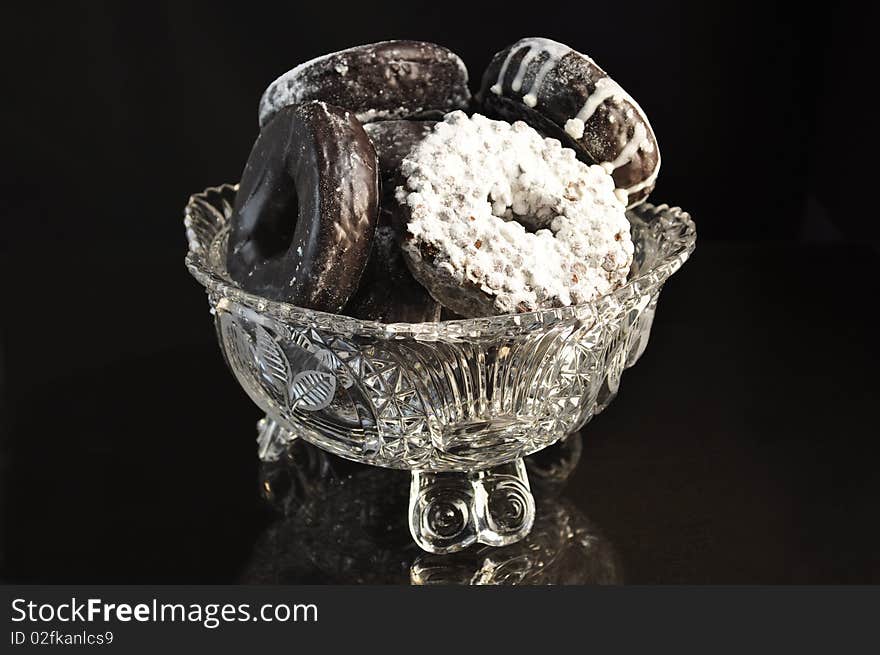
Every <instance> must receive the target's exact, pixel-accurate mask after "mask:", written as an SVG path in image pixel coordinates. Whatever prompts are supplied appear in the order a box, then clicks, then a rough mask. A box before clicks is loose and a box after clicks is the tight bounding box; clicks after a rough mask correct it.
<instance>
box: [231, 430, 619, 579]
mask: <svg viewBox="0 0 880 655" xmlns="http://www.w3.org/2000/svg"><path fill="white" fill-rule="evenodd" d="M580 453H581V435H580V434H579V433H575V434H573V435H570V436H569V437H568V438H566V439H565V440H564V441H561V442H559V443H557V444H555V445H554V446H551V447H550V448H547V449H545V450H544V451H542V452H540V453H537V454H536V455H533V456H531V457H528V458H526V465H527V468H528V470H529V478H530V480H531V484H532V491H533V493H534V496H535V502H536V519H535V524H534V527H533V528H532V531H531V533H530V534H529V535H528V536H527V537H526V538H525V539H524V540H522V541H520V542H519V543H516V544H513V545H510V546H505V547H502V548H492V547H488V546H479V545H478V546H473V547H471V548H469V549H467V550H465V551H463V552H459V553H455V554H452V555H430V554H428V553H425V552H423V551H421V550H420V549H419V548H418V547H417V546H416V545H415V543H414V542H413V540H412V537H411V535H410V533H409V529H408V526H407V523H406V521H405V518H404V517H405V516H406V506H407V502H408V489H409V474H408V473H407V472H403V471H393V470H388V469H381V468H376V467H365V466H361V465H357V464H352V463H350V462H346V461H344V460H341V459H339V458H336V457H334V456H332V455H327V454H325V453H324V452H323V451H320V450H318V449H317V448H315V447H313V446H311V445H309V444H306V443H304V442H301V441H299V440H298V441H297V442H294V444H293V446H292V447H291V448H290V450H289V451H288V452H287V453H286V454H285V455H284V456H283V457H281V458H280V459H279V460H278V461H276V462H272V463H265V464H263V465H262V467H261V471H260V491H261V494H262V496H263V497H264V499H265V500H266V502H267V503H268V504H269V506H270V507H271V508H272V510H273V512H274V513H275V515H276V520H275V521H274V522H273V523H272V524H271V525H270V526H269V527H268V528H267V529H266V530H265V532H264V533H263V535H262V536H261V538H260V539H259V540H258V542H257V543H256V545H255V547H254V549H253V552H252V554H251V557H250V559H249V561H248V563H247V565H246V566H245V569H244V573H243V575H242V577H241V582H243V583H247V584H309V583H311V584H420V585H421V584H473V585H486V584H613V583H619V582H622V577H621V571H620V565H619V563H618V560H617V556H616V554H615V552H614V548H613V547H612V545H611V544H610V543H609V542H608V541H607V540H606V539H605V538H604V537H603V536H602V534H601V533H600V531H599V530H598V529H597V528H596V526H594V525H593V524H592V523H591V522H590V521H589V519H587V517H586V516H584V515H583V514H582V513H581V512H580V511H579V510H578V509H577V507H575V505H574V504H573V503H572V502H570V501H569V500H567V499H566V498H565V497H564V495H563V494H562V490H563V488H564V484H565V480H566V479H567V478H568V477H569V476H570V475H571V473H572V472H573V471H574V470H575V468H576V467H577V464H578V461H579V459H580Z"/></svg>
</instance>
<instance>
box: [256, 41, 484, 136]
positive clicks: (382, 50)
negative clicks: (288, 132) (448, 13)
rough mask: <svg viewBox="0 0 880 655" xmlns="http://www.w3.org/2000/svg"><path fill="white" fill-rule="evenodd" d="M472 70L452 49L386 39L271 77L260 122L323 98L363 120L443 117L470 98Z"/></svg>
mask: <svg viewBox="0 0 880 655" xmlns="http://www.w3.org/2000/svg"><path fill="white" fill-rule="evenodd" d="M467 84H468V73H467V68H466V67H465V65H464V62H462V60H461V59H460V58H459V57H458V55H456V54H455V53H454V52H452V51H451V50H448V49H447V48H444V47H442V46H439V45H436V44H434V43H427V42H423V41H382V42H380V43H371V44H368V45H361V46H357V47H354V48H349V49H347V50H341V51H339V52H334V53H331V54H328V55H323V56H321V57H317V58H315V59H312V60H311V61H307V62H305V63H303V64H300V65H299V66H297V67H296V68H293V69H292V70H290V71H288V72H287V73H285V74H284V75H282V76H281V77H279V78H278V79H277V80H275V81H274V82H272V84H270V85H269V86H268V88H267V89H266V91H265V92H264V93H263V97H262V98H261V99H260V112H259V114H260V116H259V118H260V126H263V125H265V124H266V123H267V122H268V121H269V120H270V119H271V118H272V116H274V115H275V112H277V111H278V110H279V109H281V108H282V107H286V106H287V105H296V104H299V103H302V102H306V101H309V100H322V101H324V102H328V103H331V104H334V105H337V106H339V107H344V108H345V109H349V110H351V111H353V112H354V113H355V114H356V116H357V118H358V120H359V121H361V122H362V123H369V122H372V121H376V120H390V119H399V118H440V117H442V116H443V114H445V113H446V112H449V111H453V110H455V109H464V108H466V107H467V106H468V104H469V103H470V97H471V96H470V91H469V90H468V85H467Z"/></svg>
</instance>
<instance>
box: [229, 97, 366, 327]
mask: <svg viewBox="0 0 880 655" xmlns="http://www.w3.org/2000/svg"><path fill="white" fill-rule="evenodd" d="M378 204H379V188H378V161H377V159H376V152H375V150H374V149H373V146H372V144H371V142H370V139H369V137H368V136H367V134H366V132H364V129H363V127H361V124H360V123H359V122H358V121H357V119H356V118H355V117H354V114H352V113H350V112H348V111H345V110H344V109H340V108H339V107H334V106H332V105H327V104H325V103H323V102H311V103H307V104H304V105H299V106H296V107H287V108H285V109H283V110H282V111H280V112H278V114H277V115H276V116H275V117H274V118H273V119H272V120H271V121H270V122H269V123H268V124H267V125H266V126H265V127H264V128H263V130H262V132H261V133H260V136H259V137H258V138H257V141H256V143H255V144H254V147H253V149H252V150H251V154H250V156H249V157H248V162H247V165H246V166H245V169H244V173H243V174H242V176H241V183H240V186H239V190H238V194H237V195H236V197H235V207H234V211H233V215H232V221H231V222H232V226H231V230H230V234H229V247H228V254H227V268H228V270H229V274H230V276H231V277H232V279H233V280H235V281H236V282H238V284H239V285H241V287H242V288H244V289H245V290H247V291H250V292H253V293H256V294H259V295H262V296H265V297H267V298H271V299H274V300H281V301H285V302H289V303H292V304H294V305H299V306H301V307H308V308H311V309H317V310H322V311H326V312H338V311H340V310H341V309H342V307H343V306H344V305H345V303H346V302H347V301H348V299H349V296H350V295H351V294H352V292H353V291H354V290H355V289H356V288H357V285H358V282H359V280H360V277H361V273H362V272H363V270H364V265H365V264H366V261H367V256H368V254H369V252H370V247H371V244H372V240H373V232H374V230H375V227H376V221H377V216H378Z"/></svg>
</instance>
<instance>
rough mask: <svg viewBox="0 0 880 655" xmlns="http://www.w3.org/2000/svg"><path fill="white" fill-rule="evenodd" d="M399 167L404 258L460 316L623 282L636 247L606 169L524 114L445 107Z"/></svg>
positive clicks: (562, 301)
mask: <svg viewBox="0 0 880 655" xmlns="http://www.w3.org/2000/svg"><path fill="white" fill-rule="evenodd" d="M402 172H403V174H404V176H405V177H406V186H405V187H403V186H401V187H398V188H397V199H398V201H399V202H400V203H402V204H403V205H405V206H406V207H407V208H408V212H409V222H408V224H407V231H408V235H407V239H406V240H405V242H404V244H403V249H404V252H405V254H406V255H407V258H408V260H409V263H410V268H411V269H412V270H413V273H414V275H415V276H416V277H417V278H418V279H419V281H420V282H422V284H423V285H424V286H425V287H426V288H428V290H429V291H431V293H432V294H433V295H434V296H435V297H436V298H437V300H439V301H440V302H441V303H443V304H444V305H446V306H447V307H448V308H449V309H451V310H453V311H455V312H457V313H459V314H462V315H465V316H481V315H482V316H485V315H492V314H499V313H512V312H525V311H533V310H537V309H542V308H549V307H560V306H566V305H570V304H577V303H583V302H589V301H592V300H594V299H596V298H597V297H599V296H601V295H604V294H606V293H608V292H610V291H613V290H614V289H616V288H618V287H620V286H621V285H622V284H624V283H625V281H626V277H627V274H628V271H629V268H630V265H631V263H632V254H633V245H632V241H631V239H630V232H629V221H627V219H626V214H625V207H624V205H623V203H622V202H621V201H620V199H619V198H618V197H617V196H616V195H615V193H614V180H613V179H612V177H611V175H609V174H608V172H607V171H606V170H605V169H603V168H602V167H601V166H589V165H587V164H584V163H583V162H581V161H579V160H578V159H577V158H576V156H575V153H574V151H573V150H571V149H569V148H563V147H562V146H561V144H560V143H559V141H557V140H556V139H549V138H543V137H541V136H540V134H538V132H536V131H535V130H534V129H532V128H531V127H529V126H528V125H526V124H525V123H522V122H516V123H513V124H510V123H507V122H504V121H494V120H490V119H488V118H486V117H485V116H481V115H479V114H476V115H474V116H473V117H472V118H468V117H467V115H465V114H464V113H463V112H461V111H456V112H452V113H450V114H447V116H446V118H445V119H444V121H443V122H441V123H438V124H437V126H436V127H435V128H434V132H433V133H431V134H429V135H428V136H427V137H425V138H424V139H423V140H422V141H421V142H420V143H419V144H418V145H417V146H416V147H415V148H414V149H413V151H412V152H411V153H410V155H409V156H408V157H407V158H406V159H405V160H404V162H403V165H402Z"/></svg>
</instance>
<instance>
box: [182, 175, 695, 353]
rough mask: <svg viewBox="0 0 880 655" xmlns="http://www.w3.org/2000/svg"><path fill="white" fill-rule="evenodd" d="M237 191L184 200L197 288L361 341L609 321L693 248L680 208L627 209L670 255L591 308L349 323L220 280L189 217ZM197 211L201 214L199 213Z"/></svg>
mask: <svg viewBox="0 0 880 655" xmlns="http://www.w3.org/2000/svg"><path fill="white" fill-rule="evenodd" d="M237 189H238V184H228V183H227V184H220V185H217V186H210V187H207V188H205V189H204V190H203V191H200V192H198V193H194V194H192V195H191V196H190V197H189V198H188V200H187V203H186V207H185V209H184V225H185V226H186V228H187V240H188V243H189V250H188V252H187V255H186V259H185V263H186V267H187V269H188V270H189V272H190V274H191V275H192V276H193V277H194V278H195V279H196V280H197V281H198V282H199V284H201V285H202V286H203V287H205V289H206V290H207V291H208V293H209V294H214V295H216V296H219V297H220V298H228V299H229V300H231V301H233V302H236V303H238V304H241V305H244V306H246V307H249V308H251V309H253V310H256V311H257V312H259V313H261V314H264V315H267V316H270V317H273V318H275V319H278V320H280V321H282V322H286V321H292V322H295V323H299V324H301V323H323V324H332V325H333V329H334V330H336V331H342V332H346V333H351V334H358V335H364V336H376V335H382V336H386V337H388V336H398V337H401V338H403V337H406V336H412V337H416V338H418V337H423V338H442V337H444V336H446V337H451V338H455V337H462V336H467V335H476V334H480V333H485V332H486V331H490V332H498V331H504V332H511V331H512V332H522V331H532V330H534V329H536V328H537V327H538V326H540V325H544V326H549V325H555V324H558V323H560V322H562V321H567V320H570V319H580V320H590V319H593V320H595V318H596V317H597V316H604V315H607V312H608V311H609V310H616V309H617V308H618V307H620V305H621V304H622V303H623V302H624V301H625V300H626V299H628V298H631V297H633V296H634V295H641V292H642V290H643V289H644V288H646V287H648V286H652V287H659V286H660V285H662V284H663V283H664V282H665V281H666V280H667V279H668V278H669V277H670V276H671V275H672V274H674V273H675V272H676V271H677V270H678V269H679V268H681V266H682V265H683V264H684V263H685V262H686V261H687V260H688V258H689V257H690V255H691V253H692V252H693V251H694V249H695V247H696V238H697V231H696V225H695V224H694V221H693V219H692V218H691V216H690V214H689V213H687V212H686V211H684V210H682V209H681V207H678V206H669V205H668V204H665V203H664V204H660V205H654V204H652V203H649V202H642V203H640V204H639V205H636V206H635V207H631V208H629V209H627V216H629V215H630V213H633V212H634V213H637V214H638V215H639V217H640V218H641V219H642V220H645V221H646V222H649V221H653V220H660V219H661V218H665V219H666V220H667V221H670V225H669V228H671V230H677V234H676V236H675V237H674V239H672V242H671V244H670V252H668V253H667V254H666V255H665V256H664V257H662V259H661V260H660V261H658V262H657V263H656V264H655V265H654V266H652V267H651V268H649V269H648V270H646V271H643V272H642V273H639V274H638V275H636V276H635V277H633V278H631V279H629V280H628V281H627V282H626V284H624V285H623V286H621V287H619V288H617V289H615V290H614V291H612V292H610V293H607V294H605V295H603V296H600V297H599V298H597V299H595V300H593V301H591V302H589V303H581V304H577V305H568V306H565V307H556V308H550V309H539V310H536V311H532V312H523V313H519V314H498V315H495V316H483V317H475V318H461V319H449V320H443V321H436V322H423V323H381V322H379V321H373V320H364V319H358V318H353V317H350V316H345V315H344V314H333V313H330V312H324V311H320V310H316V309H308V308H306V307H299V306H297V305H293V304H290V303H286V302H283V301H280V300H271V299H269V298H265V297H263V296H260V295H257V294H254V293H251V292H249V291H245V290H244V289H242V288H241V287H239V286H238V285H236V284H235V283H234V282H233V281H231V280H227V279H225V278H223V277H222V276H221V275H219V274H218V273H217V272H216V271H215V269H214V267H212V266H211V265H210V263H209V261H208V250H209V248H210V245H211V244H202V243H201V242H200V240H199V238H198V235H197V234H196V233H195V232H194V230H192V229H191V228H192V218H191V217H192V214H193V213H194V212H195V211H197V209H196V208H197V207H199V206H202V207H203V206H204V205H205V204H207V205H208V206H209V207H211V208H212V209H213V210H214V212H215V213H217V214H220V213H221V212H220V211H219V208H218V207H217V206H216V205H214V204H213V203H212V202H211V200H210V196H212V195H213V196H216V195H223V194H225V193H228V192H235V191H237ZM198 211H203V210H201V209H199V210H198ZM222 220H223V221H227V220H228V218H227V217H226V215H225V214H222ZM667 231H670V230H667Z"/></svg>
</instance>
